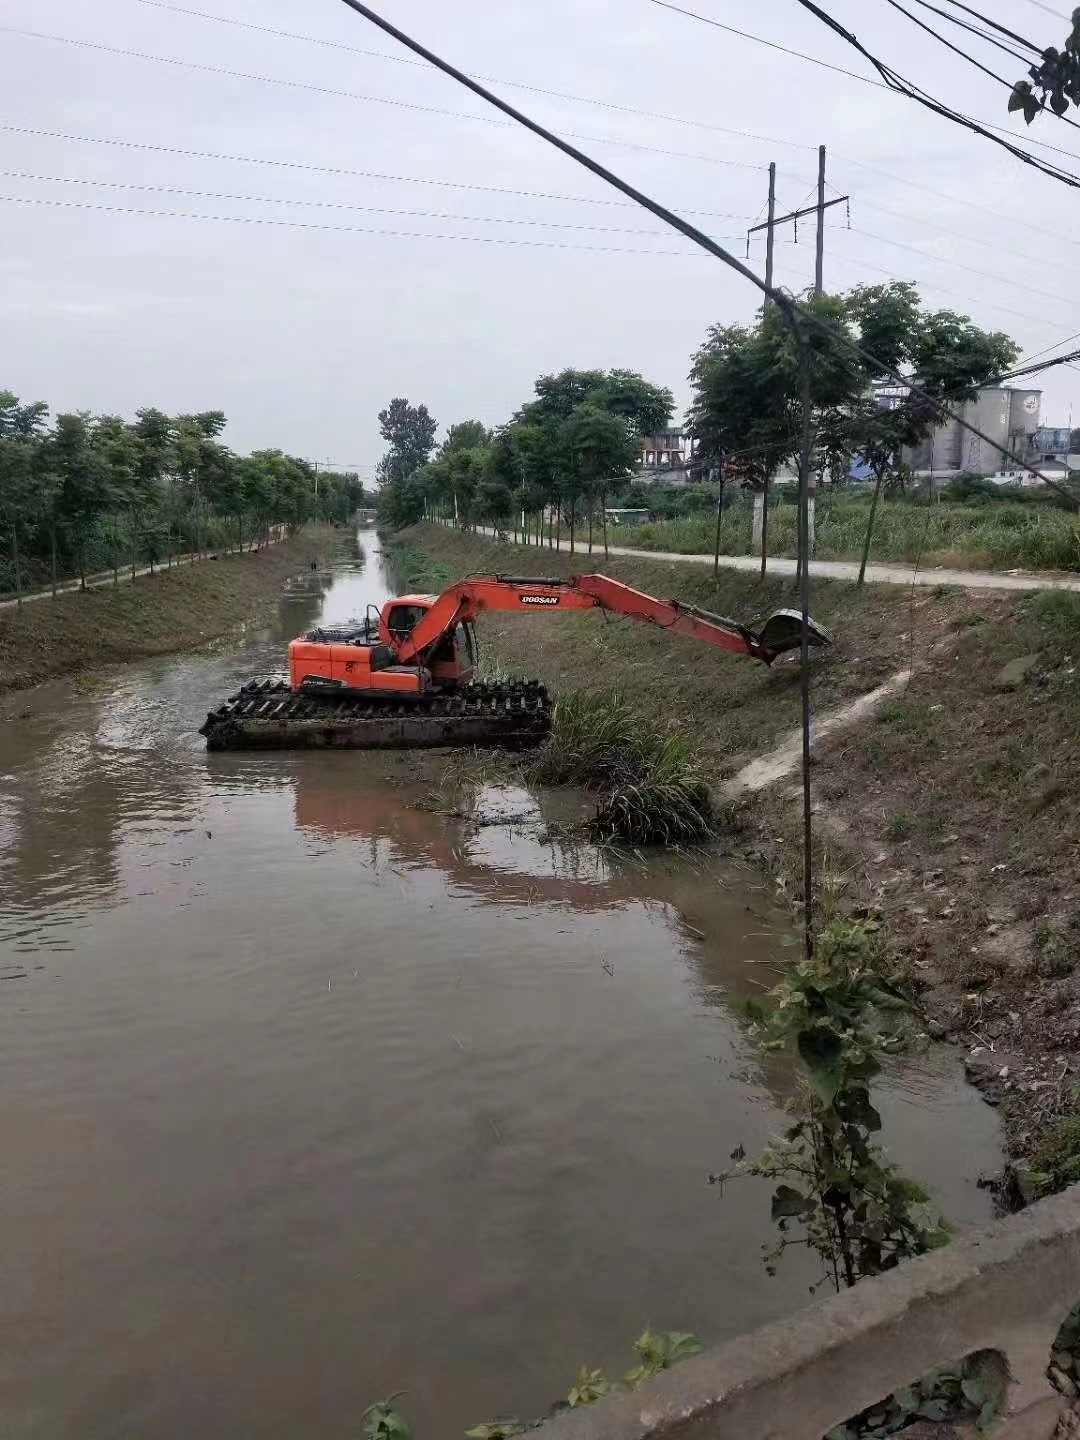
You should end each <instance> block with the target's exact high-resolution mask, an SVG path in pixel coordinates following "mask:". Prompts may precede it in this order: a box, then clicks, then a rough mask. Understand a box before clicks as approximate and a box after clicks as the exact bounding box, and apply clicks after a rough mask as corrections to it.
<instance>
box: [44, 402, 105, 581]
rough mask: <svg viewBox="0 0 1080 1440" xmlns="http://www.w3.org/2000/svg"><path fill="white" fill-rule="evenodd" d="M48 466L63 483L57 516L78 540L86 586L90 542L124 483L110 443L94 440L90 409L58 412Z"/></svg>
mask: <svg viewBox="0 0 1080 1440" xmlns="http://www.w3.org/2000/svg"><path fill="white" fill-rule="evenodd" d="M44 450H45V455H44V457H43V460H44V463H45V465H46V467H47V469H48V470H49V471H50V472H51V473H53V474H55V476H56V477H57V481H58V492H57V500H56V509H57V519H58V522H59V526H60V528H61V530H62V531H63V532H64V534H65V536H66V537H67V539H68V540H69V542H70V543H71V544H72V546H73V548H74V551H75V555H76V558H77V564H78V574H79V581H80V588H81V589H83V590H85V589H86V554H87V545H88V542H89V539H90V536H91V535H92V533H93V531H94V529H95V526H96V525H97V522H98V521H99V519H100V518H101V517H102V516H103V515H105V514H108V513H109V512H110V511H111V510H113V509H114V508H115V501H116V500H117V498H118V496H119V495H120V493H122V492H121V489H120V484H121V481H118V479H117V477H116V476H114V474H113V471H112V468H111V465H110V458H114V457H110V454H109V449H108V445H107V444H104V443H103V444H101V445H95V444H94V427H93V425H92V423H91V418H90V416H89V414H88V412H87V411H85V410H81V411H78V412H76V413H73V414H69V415H58V416H57V417H56V425H55V427H54V429H53V433H52V434H51V435H50V436H49V437H48V438H47V439H46V440H45V441H44Z"/></svg>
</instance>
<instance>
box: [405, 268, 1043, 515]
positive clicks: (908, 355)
mask: <svg viewBox="0 0 1080 1440" xmlns="http://www.w3.org/2000/svg"><path fill="white" fill-rule="evenodd" d="M807 304H808V307H809V308H810V309H811V310H812V311H813V313H814V315H815V317H816V319H817V320H818V322H820V323H819V324H817V325H816V326H813V327H804V329H805V337H806V347H805V348H806V350H807V351H808V352H809V360H808V377H809V395H810V400H811V404H812V406H813V414H814V431H815V435H816V450H815V456H814V463H815V468H816V469H817V470H818V471H819V472H820V473H821V474H822V476H823V477H824V479H825V480H826V482H827V483H828V482H829V481H831V482H832V483H834V484H842V483H844V481H845V480H846V478H847V476H848V474H849V471H850V467H851V461H852V458H853V457H855V456H861V457H862V458H863V459H864V461H865V462H867V463H868V464H869V466H870V468H871V470H872V472H873V475H874V477H875V480H876V482H877V483H876V489H875V495H876V493H877V492H878V491H879V490H880V488H881V486H882V484H883V483H885V482H887V481H888V480H889V479H890V478H891V477H894V476H898V475H902V473H903V466H902V457H903V454H904V452H905V450H906V449H907V448H908V447H911V446H914V445H917V444H919V443H920V442H921V441H923V440H924V439H925V438H926V437H927V436H928V435H929V434H930V433H931V432H932V430H933V429H934V428H935V426H936V425H937V424H939V423H940V417H941V412H940V402H941V401H948V402H951V403H954V404H956V403H960V402H963V401H965V400H967V399H969V398H970V397H971V396H973V395H974V394H975V392H976V391H977V390H978V388H979V387H980V386H982V385H985V384H986V383H987V382H989V381H992V380H994V379H996V378H998V377H1000V376H1002V375H1003V374H1004V373H1005V372H1007V370H1008V369H1009V367H1010V366H1011V365H1012V364H1013V363H1014V361H1015V360H1016V357H1017V354H1018V349H1017V346H1016V345H1015V343H1014V342H1013V341H1012V340H1011V339H1010V338H1009V336H1007V335H1005V334H1002V333H1001V332H998V331H985V330H983V329H981V328H980V327H979V326H977V325H975V324H973V323H972V322H971V320H970V319H969V318H968V317H967V316H965V315H958V314H955V313H954V312H952V311H948V310H934V311H932V310H927V309H926V308H924V307H923V305H922V304H921V302H920V299H919V295H918V291H917V290H916V288H915V286H913V285H911V284H909V283H908V282H906V281H893V282H890V283H889V284H886V285H861V286H858V287H857V288H856V289H854V290H851V291H849V292H847V293H846V294H843V295H826V296H823V297H821V298H820V299H817V300H810V301H808V302H807ZM890 372H899V373H900V374H902V375H906V376H909V377H910V378H911V380H912V382H913V386H912V388H911V390H910V392H909V393H907V394H895V393H894V394H893V395H892V396H890V397H889V400H888V402H887V404H886V403H883V402H882V398H881V397H880V396H879V395H878V394H877V393H876V392H875V385H874V382H875V381H881V380H882V379H885V378H887V376H888V375H889V374H890ZM690 381H691V384H692V386H693V397H692V401H691V404H690V408H689V412H688V423H689V429H690V433H691V436H692V438H693V442H694V459H693V466H694V468H695V470H696V472H697V476H698V478H699V479H701V480H705V481H711V482H712V483H713V486H714V490H715V489H716V488H722V486H723V484H724V482H725V481H726V480H728V479H731V480H734V481H736V482H737V483H739V484H741V485H742V486H743V487H744V488H745V489H748V490H757V491H761V490H766V491H767V489H768V487H769V484H770V481H771V480H772V478H773V477H774V476H775V475H776V473H777V471H778V470H780V469H781V468H782V467H783V466H785V465H788V464H791V463H792V462H793V461H794V460H795V458H796V457H797V455H798V450H799V440H800V431H801V417H802V397H803V394H804V391H803V376H802V372H801V370H800V354H799V346H798V344H797V342H796V341H795V339H794V338H793V335H792V332H791V327H790V326H789V324H788V323H787V321H786V320H785V318H784V316H783V315H782V314H781V312H780V311H779V309H778V308H777V307H776V306H774V305H766V306H765V307H764V309H763V311H762V312H761V313H760V314H759V316H758V318H757V320H756V322H755V323H754V324H753V325H750V326H738V325H736V326H732V325H715V326H713V327H712V328H711V329H710V330H709V331H708V332H707V335H706V338H705V343H704V345H703V346H702V348H701V349H700V350H699V351H698V353H697V354H696V355H695V356H694V358H693V361H692V365H691V371H690ZM899 388H900V387H897V389H899ZM673 409H674V399H673V397H672V395H671V392H670V391H669V390H666V389H663V388H661V387H658V386H655V385H651V384H649V382H648V381H646V380H644V379H643V378H642V377H641V376H640V375H638V374H635V373H633V372H631V371H625V370H611V371H602V370H564V371H563V372H562V373H561V374H559V375H545V376H542V377H541V378H540V379H539V380H538V381H537V382H536V385H535V397H534V398H533V399H532V400H530V401H529V402H528V403H526V404H525V405H523V406H522V407H521V408H520V409H519V410H518V411H517V412H516V413H515V414H514V415H513V416H512V418H511V419H510V420H509V421H508V422H507V423H506V424H505V425H503V426H500V427H499V428H497V429H496V430H494V431H489V430H488V429H487V428H486V427H485V426H483V425H482V424H481V423H480V422H479V421H474V420H470V421H464V422H462V423H460V424H457V425H453V426H451V427H450V429H449V431H448V433H447V436H446V439H445V440H444V441H443V443H442V445H441V446H439V447H438V448H437V447H436V432H437V429H438V427H437V424H436V422H435V420H434V419H433V418H432V416H431V415H430V414H429V413H428V411H427V409H426V407H425V406H423V405H420V406H412V405H410V404H409V403H408V402H407V401H406V400H404V399H396V400H394V401H393V402H392V403H391V405H390V406H389V407H388V408H387V409H386V410H384V411H383V412H382V413H381V414H380V416H379V421H380V426H381V432H382V435H383V437H384V439H385V440H386V441H387V444H388V447H389V448H388V450H387V453H386V455H385V456H384V458H383V460H382V462H381V464H380V467H379V480H380V482H381V488H380V494H379V509H380V516H381V518H382V519H383V520H384V521H385V522H386V523H389V524H391V525H401V524H407V523H410V522H412V521H415V520H417V519H419V518H420V517H421V516H423V515H425V514H426V515H436V516H440V517H449V518H452V519H454V520H455V521H457V522H458V523H459V524H465V525H469V524H475V523H488V524H493V525H496V526H499V527H505V526H507V525H508V524H513V525H514V527H515V528H519V527H520V528H522V529H524V530H526V531H528V532H529V533H532V532H533V531H534V530H535V528H536V527H537V526H539V525H540V524H542V523H543V522H542V520H541V518H540V517H546V519H547V523H548V524H549V525H551V524H552V523H554V524H555V525H556V526H557V525H559V524H560V523H562V524H565V525H566V526H567V527H568V528H569V529H570V531H571V534H573V532H574V530H575V528H576V527H577V526H578V525H579V524H580V523H581V519H582V517H583V516H584V517H585V518H587V519H588V520H589V523H590V524H591V520H592V516H593V514H594V511H595V507H596V505H597V503H598V501H599V502H600V503H603V501H604V499H605V497H606V496H607V495H608V494H609V493H610V492H611V491H613V490H615V491H617V490H619V489H622V488H623V487H624V486H625V483H626V480H627V478H628V477H630V476H632V474H633V473H634V471H635V470H636V469H637V468H638V466H639V465H640V460H641V448H642V447H641V440H642V437H644V436H647V435H652V434H654V433H655V432H656V431H658V430H661V429H663V428H664V427H665V426H666V425H667V424H668V423H669V422H670V419H671V415H672V412H673Z"/></svg>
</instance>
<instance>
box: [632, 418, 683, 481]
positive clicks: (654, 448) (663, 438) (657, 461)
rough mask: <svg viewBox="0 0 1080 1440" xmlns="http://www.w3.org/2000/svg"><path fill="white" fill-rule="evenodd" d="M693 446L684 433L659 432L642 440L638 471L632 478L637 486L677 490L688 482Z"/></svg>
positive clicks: (677, 431)
mask: <svg viewBox="0 0 1080 1440" xmlns="http://www.w3.org/2000/svg"><path fill="white" fill-rule="evenodd" d="M693 454H694V447H693V442H692V441H691V439H690V436H689V435H688V434H687V433H686V431H685V430H661V431H659V432H658V433H657V434H656V435H645V436H643V437H642V441H641V470H640V471H639V473H638V474H637V476H636V477H635V478H636V480H637V483H638V484H640V485H656V484H660V485H669V486H672V487H679V486H683V485H688V484H689V483H690V465H691V461H692V459H693Z"/></svg>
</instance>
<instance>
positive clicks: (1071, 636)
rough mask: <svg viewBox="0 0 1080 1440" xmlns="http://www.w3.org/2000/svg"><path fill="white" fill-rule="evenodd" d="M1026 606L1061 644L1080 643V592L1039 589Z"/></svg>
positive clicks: (1031, 615)
mask: <svg viewBox="0 0 1080 1440" xmlns="http://www.w3.org/2000/svg"><path fill="white" fill-rule="evenodd" d="M1024 608H1025V610H1026V612H1027V614H1028V615H1029V616H1030V618H1031V619H1032V620H1034V621H1036V622H1037V623H1038V624H1039V625H1041V626H1042V627H1043V629H1045V630H1047V631H1049V632H1050V635H1051V636H1052V638H1053V639H1054V640H1056V641H1058V642H1059V643H1060V644H1062V645H1080V594H1078V593H1077V592H1076V591H1075V590H1038V591H1036V592H1035V594H1034V595H1031V596H1030V597H1029V598H1028V599H1027V600H1026V601H1025V605H1024Z"/></svg>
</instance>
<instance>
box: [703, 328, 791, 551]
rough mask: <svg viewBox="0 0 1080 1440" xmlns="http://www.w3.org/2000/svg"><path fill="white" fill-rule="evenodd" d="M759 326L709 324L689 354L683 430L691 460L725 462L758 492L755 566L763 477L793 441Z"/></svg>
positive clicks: (784, 390)
mask: <svg viewBox="0 0 1080 1440" xmlns="http://www.w3.org/2000/svg"><path fill="white" fill-rule="evenodd" d="M774 362H775V357H774V356H773V355H772V353H771V346H770V345H769V344H768V343H767V341H766V338H765V335H764V333H763V329H762V326H761V325H759V326H758V327H757V328H756V329H754V330H749V329H747V328H746V327H745V326H742V325H714V326H712V327H711V329H710V330H709V331H708V333H707V335H706V339H705V344H704V345H703V346H702V348H701V349H700V350H699V351H698V353H697V354H696V355H695V357H694V361H693V364H692V366H691V369H690V381H691V383H692V385H693V386H694V397H693V400H692V401H691V404H690V410H689V420H690V433H691V435H692V436H693V438H694V440H695V442H696V444H697V452H698V457H699V460H700V461H702V462H707V463H711V464H713V465H715V466H717V467H718V468H719V469H720V472H721V474H723V473H724V468H725V467H726V466H728V465H730V464H731V463H733V462H734V463H736V464H737V466H738V474H739V476H740V478H741V479H742V482H743V484H744V485H745V486H747V487H749V488H751V489H754V490H760V491H761V492H762V493H763V495H764V509H763V523H762V535H761V568H762V573H763V574H764V571H765V557H766V554H767V545H768V501H769V482H770V481H771V479H772V477H773V476H774V475H775V474H776V472H777V470H778V469H779V468H780V466H781V465H782V464H783V463H784V461H785V460H786V459H788V457H789V456H790V455H792V454H793V453H794V450H795V446H796V444H797V430H796V427H795V423H794V419H793V416H792V414H791V404H792V395H791V393H790V383H789V381H788V380H787V379H786V378H785V376H784V374H783V372H782V371H781V369H780V368H779V367H777V365H776V364H775V363H774Z"/></svg>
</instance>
